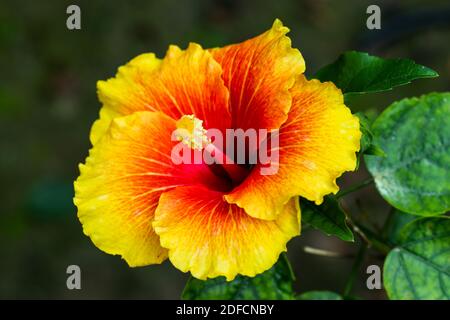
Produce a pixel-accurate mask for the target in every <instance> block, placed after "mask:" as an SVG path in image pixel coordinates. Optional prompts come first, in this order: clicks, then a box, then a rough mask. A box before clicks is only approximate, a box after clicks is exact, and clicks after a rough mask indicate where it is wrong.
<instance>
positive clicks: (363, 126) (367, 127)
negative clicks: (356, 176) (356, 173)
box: [355, 112, 385, 169]
mask: <svg viewBox="0 0 450 320" xmlns="http://www.w3.org/2000/svg"><path fill="white" fill-rule="evenodd" d="M355 116H357V117H358V118H359V128H360V130H361V133H362V135H361V142H360V145H361V148H360V150H359V152H358V157H357V165H356V169H358V168H359V163H360V158H361V156H362V155H363V154H370V155H375V156H380V157H384V156H385V154H384V152H383V150H382V149H381V148H380V147H379V146H377V145H375V144H374V142H373V134H372V129H371V123H370V121H369V119H368V118H367V116H366V115H364V114H363V113H361V112H357V113H355Z"/></svg>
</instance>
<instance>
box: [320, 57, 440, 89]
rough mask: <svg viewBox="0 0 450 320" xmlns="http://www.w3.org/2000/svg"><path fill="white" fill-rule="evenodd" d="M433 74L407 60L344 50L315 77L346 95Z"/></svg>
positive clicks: (389, 87)
mask: <svg viewBox="0 0 450 320" xmlns="http://www.w3.org/2000/svg"><path fill="white" fill-rule="evenodd" d="M437 76H438V74H437V73H436V72H435V71H433V70H431V69H430V68H427V67H424V66H422V65H419V64H416V63H415V62H414V61H412V60H409V59H383V58H379V57H375V56H370V55H369V54H367V53H364V52H356V51H350V52H345V53H344V54H342V55H341V56H340V57H339V58H338V59H337V60H336V61H335V62H333V63H332V64H330V65H328V66H325V67H323V68H322V69H320V70H319V71H318V72H317V74H316V78H317V79H319V80H321V81H332V82H334V84H336V86H337V87H338V88H340V89H341V90H342V92H343V93H345V94H347V95H348V94H363V93H368V92H380V91H387V90H391V89H392V88H394V87H397V86H401V85H404V84H407V83H410V82H411V81H412V80H415V79H420V78H433V77H437Z"/></svg>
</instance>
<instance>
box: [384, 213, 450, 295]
mask: <svg viewBox="0 0 450 320" xmlns="http://www.w3.org/2000/svg"><path fill="white" fill-rule="evenodd" d="M400 243H401V244H400V246H398V247H396V248H394V249H393V250H392V251H391V252H390V253H389V254H388V256H387V258H386V261H385V263H384V276H383V277H384V286H385V288H386V292H387V294H388V296H389V298H390V299H396V300H397V299H402V300H410V299H426V300H438V299H439V300H441V299H445V300H448V299H450V219H449V218H448V217H431V218H422V219H417V220H415V221H413V222H411V223H409V224H407V225H406V226H405V227H404V228H403V229H402V231H401V233H400Z"/></svg>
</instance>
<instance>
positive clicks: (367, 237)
mask: <svg viewBox="0 0 450 320" xmlns="http://www.w3.org/2000/svg"><path fill="white" fill-rule="evenodd" d="M352 223H353V228H354V230H355V232H357V233H358V234H359V235H363V236H361V238H363V240H364V241H366V242H367V245H368V246H369V247H373V248H374V249H376V250H378V251H380V252H381V253H383V254H388V253H389V251H391V247H390V245H388V244H387V243H386V242H385V241H384V240H383V239H382V238H380V237H379V236H378V235H377V234H375V233H373V232H372V231H371V230H369V229H368V228H366V227H364V226H363V225H360V224H359V223H357V222H355V221H353V222H352Z"/></svg>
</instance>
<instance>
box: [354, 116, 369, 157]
mask: <svg viewBox="0 0 450 320" xmlns="http://www.w3.org/2000/svg"><path fill="white" fill-rule="evenodd" d="M355 116H357V117H358V118H359V128H360V130H361V133H362V135H361V143H360V144H361V150H360V153H364V152H365V151H366V150H367V149H369V148H370V146H371V145H372V141H373V134H372V130H371V128H370V127H371V125H370V121H369V119H368V118H367V117H366V116H365V115H364V114H363V113H361V112H357V113H355Z"/></svg>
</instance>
